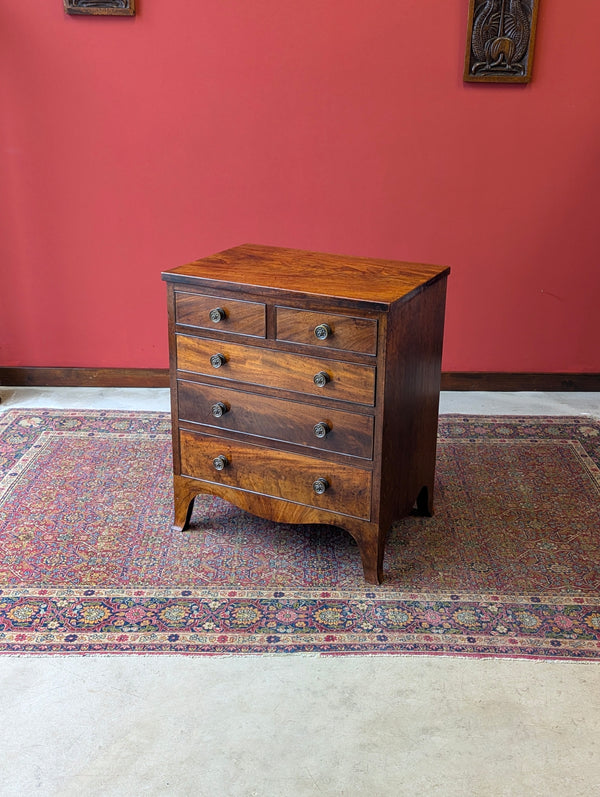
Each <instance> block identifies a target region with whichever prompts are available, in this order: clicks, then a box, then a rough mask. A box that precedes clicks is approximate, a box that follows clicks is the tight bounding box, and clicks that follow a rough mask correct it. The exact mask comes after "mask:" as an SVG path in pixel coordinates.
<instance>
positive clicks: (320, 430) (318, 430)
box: [313, 421, 331, 438]
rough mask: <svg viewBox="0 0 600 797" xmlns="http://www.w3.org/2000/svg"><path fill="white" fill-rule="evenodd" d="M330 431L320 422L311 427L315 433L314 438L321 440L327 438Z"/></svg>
mask: <svg viewBox="0 0 600 797" xmlns="http://www.w3.org/2000/svg"><path fill="white" fill-rule="evenodd" d="M330 431H331V426H330V425H329V424H328V423H327V422H326V421H321V422H320V423H317V424H315V425H314V426H313V432H314V433H315V437H319V438H323V437H327V435H328V434H329V432H330Z"/></svg>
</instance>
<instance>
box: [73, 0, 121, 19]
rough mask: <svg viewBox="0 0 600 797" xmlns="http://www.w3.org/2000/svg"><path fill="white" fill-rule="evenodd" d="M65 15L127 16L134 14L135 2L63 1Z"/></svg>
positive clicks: (105, 0)
mask: <svg viewBox="0 0 600 797" xmlns="http://www.w3.org/2000/svg"><path fill="white" fill-rule="evenodd" d="M64 4H65V11H66V12H67V14H97V15H103V16H109V15H110V16H120V17H123V16H128V17H131V16H133V15H134V14H135V0H64Z"/></svg>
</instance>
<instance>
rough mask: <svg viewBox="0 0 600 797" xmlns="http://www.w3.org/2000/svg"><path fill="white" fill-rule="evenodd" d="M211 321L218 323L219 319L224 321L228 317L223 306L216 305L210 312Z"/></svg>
mask: <svg viewBox="0 0 600 797" xmlns="http://www.w3.org/2000/svg"><path fill="white" fill-rule="evenodd" d="M208 316H209V318H210V320H211V321H213V322H214V323H215V324H218V323H219V321H224V320H225V318H226V317H227V313H226V312H225V310H223V308H222V307H215V308H213V309H212V310H211V311H210V313H209V314H208Z"/></svg>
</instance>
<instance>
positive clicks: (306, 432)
mask: <svg viewBox="0 0 600 797" xmlns="http://www.w3.org/2000/svg"><path fill="white" fill-rule="evenodd" d="M177 385H178V396H179V419H180V420H182V421H191V422H192V423H201V424H204V425H205V426H213V427H216V428H218V429H228V430H231V431H235V432H243V433H244V434H250V435H255V436H257V437H261V438H266V439H268V440H278V441H285V442H290V443H297V444H298V445H302V446H308V447H310V448H315V449H317V450H321V451H323V450H324V451H336V452H338V453H340V454H350V455H352V456H355V457H361V458H363V459H371V457H372V456H373V417H372V416H371V415H357V414H355V413H352V412H343V411H341V410H332V409H330V408H327V409H323V408H322V407H315V406H313V405H311V404H304V403H301V402H292V401H286V400H285V399H277V398H269V397H268V396H258V395H256V394H254V393H246V392H243V391H239V390H232V389H230V388H226V387H223V386H221V385H218V386H216V385H201V384H198V383H197V382H186V381H184V380H180V381H178V383H177ZM213 408H214V411H213Z"/></svg>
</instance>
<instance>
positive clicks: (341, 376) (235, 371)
mask: <svg viewBox="0 0 600 797" xmlns="http://www.w3.org/2000/svg"><path fill="white" fill-rule="evenodd" d="M177 368H178V369H179V370H180V371H190V372H192V373H197V374H206V375H209V376H213V377H217V378H219V379H224V380H233V381H236V382H246V383H249V384H253V385H265V386H267V387H273V388H278V389H282V390H293V391H296V392H298V393H304V394H308V395H315V396H325V397H328V398H333V399H339V400H342V401H352V402H355V403H358V404H368V405H371V406H372V405H373V404H374V403H375V366H371V365H359V364H355V363H346V362H339V361H337V360H331V359H324V358H323V359H321V358H320V357H307V356H305V355H302V354H290V353H289V352H282V351H278V350H277V349H267V348H264V347H262V346H247V345H244V344H240V343H230V342H229V341H222V340H211V339H209V338H196V337H192V336H190V335H177ZM315 378H316V379H317V381H315ZM319 378H320V383H319Z"/></svg>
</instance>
